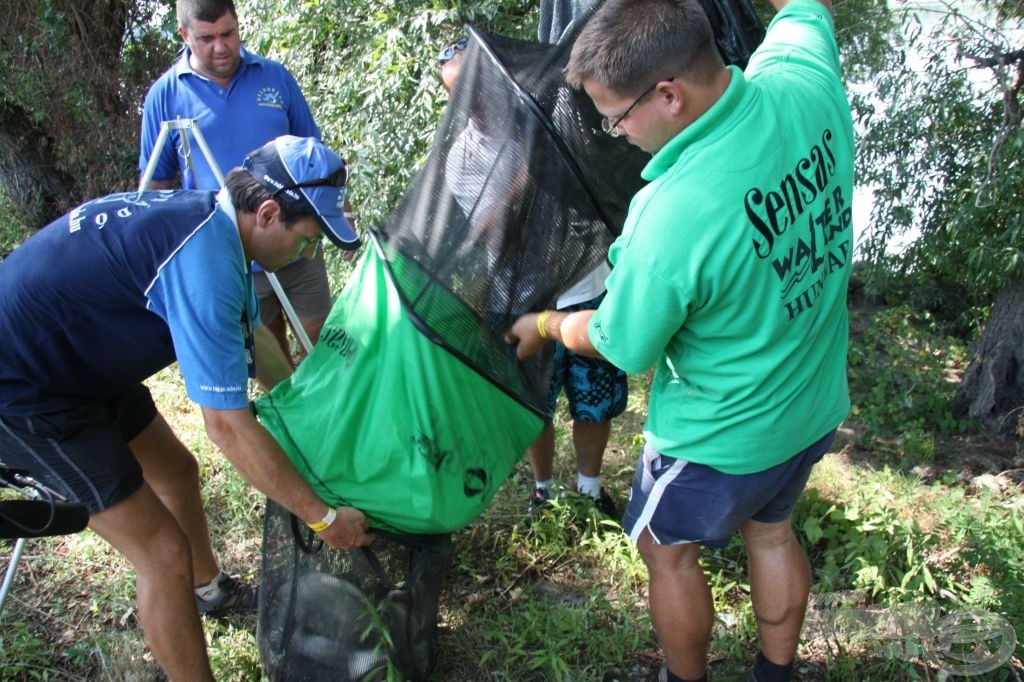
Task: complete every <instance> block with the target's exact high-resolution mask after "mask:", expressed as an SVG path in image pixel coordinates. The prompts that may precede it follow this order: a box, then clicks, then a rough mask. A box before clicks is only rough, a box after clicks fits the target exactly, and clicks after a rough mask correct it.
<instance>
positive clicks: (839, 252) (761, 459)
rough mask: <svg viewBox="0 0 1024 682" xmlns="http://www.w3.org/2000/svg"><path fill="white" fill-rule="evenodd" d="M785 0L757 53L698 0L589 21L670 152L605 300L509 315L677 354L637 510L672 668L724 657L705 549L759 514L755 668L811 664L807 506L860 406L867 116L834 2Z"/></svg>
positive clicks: (605, 8) (615, 88)
mask: <svg viewBox="0 0 1024 682" xmlns="http://www.w3.org/2000/svg"><path fill="white" fill-rule="evenodd" d="M773 4H774V5H775V7H776V9H777V10H778V11H779V13H778V14H777V16H776V17H775V19H774V20H773V21H772V23H771V25H770V26H769V28H768V32H767V35H766V37H765V40H764V42H763V44H762V45H761V46H760V47H759V48H758V49H757V50H756V51H755V53H754V54H753V55H752V56H751V58H750V61H749V64H748V66H747V68H746V70H744V71H740V70H739V69H738V68H736V67H734V66H730V67H726V66H725V65H724V62H723V61H722V58H721V56H720V55H719V53H718V51H717V50H716V48H715V43H714V38H713V34H712V30H711V27H710V25H709V22H708V19H707V17H706V15H705V13H704V11H703V10H702V9H701V5H700V4H699V3H698V2H697V0H607V1H606V2H605V3H604V4H603V5H602V6H601V8H600V9H599V10H598V11H597V12H596V13H595V14H594V15H593V17H592V18H591V19H590V20H589V21H588V23H587V26H586V27H585V28H584V30H583V32H582V33H581V35H580V36H579V38H578V39H577V41H576V44H575V46H574V48H573V52H572V57H571V59H570V61H569V66H568V68H567V70H566V72H567V77H568V80H569V82H570V83H571V84H573V85H574V86H577V87H582V88H584V89H585V90H586V92H587V94H588V95H589V96H590V98H591V99H592V100H593V102H594V105H595V107H596V108H597V110H598V111H599V112H601V113H602V114H603V115H604V116H605V118H604V120H603V121H602V126H603V128H604V130H605V132H607V133H608V134H610V135H624V136H625V137H626V138H627V139H628V140H629V142H630V143H632V144H634V145H636V146H638V147H640V148H641V149H644V150H645V151H648V152H650V153H651V154H652V155H653V156H652V158H651V161H650V162H649V163H648V165H647V167H646V168H645V169H644V171H643V177H644V178H645V179H647V180H649V181H650V182H649V184H648V185H647V186H646V187H644V188H643V189H642V190H641V191H640V192H639V193H638V194H637V195H636V197H635V198H634V199H633V203H632V205H631V207H630V211H629V215H628V217H627V219H626V224H625V226H624V228H623V232H622V235H621V236H620V237H619V238H618V239H617V240H616V241H615V243H614V244H613V245H612V247H611V249H610V250H609V261H610V262H611V263H612V265H613V270H612V273H611V275H610V276H609V277H608V279H607V282H606V284H607V290H608V293H607V296H606V298H605V299H604V301H603V302H602V303H601V305H600V307H599V308H598V309H597V310H596V311H582V312H577V313H570V314H566V313H563V312H557V311H545V312H542V313H540V314H530V315H526V316H524V317H523V318H520V320H518V321H517V322H516V324H515V325H514V326H513V328H512V329H511V330H510V332H509V334H508V340H509V342H510V343H516V344H517V345H518V349H517V352H518V355H519V356H520V357H527V356H529V355H531V354H532V353H535V352H536V351H537V350H538V349H539V348H540V347H541V346H542V345H543V344H544V343H546V342H547V341H548V340H549V339H551V340H555V341H560V342H562V343H563V344H565V345H566V347H568V348H570V349H571V350H573V351H576V352H582V353H589V354H594V355H598V356H601V357H604V358H606V359H608V360H609V361H610V362H612V363H614V364H615V365H616V366H618V367H621V368H622V369H624V370H626V371H628V372H644V371H647V370H648V369H650V368H651V367H655V373H654V379H653V383H652V386H651V392H650V399H649V409H648V420H647V424H646V426H645V428H644V436H645V438H646V446H645V449H644V452H643V455H642V456H641V457H640V460H639V462H638V463H637V471H636V476H635V478H634V482H633V490H632V494H631V498H630V501H629V505H628V507H627V509H626V512H625V516H624V519H623V526H624V527H625V529H626V531H627V532H628V533H629V534H630V537H631V538H633V539H634V540H635V541H636V543H637V547H638V549H639V551H640V554H641V556H642V557H643V559H644V561H645V563H646V564H647V566H648V569H649V571H650V575H651V583H650V591H649V594H650V609H651V616H652V620H653V623H654V627H655V631H656V633H657V635H658V638H659V641H660V642H661V645H662V648H663V649H664V653H665V664H666V666H665V668H663V669H662V673H661V679H663V680H668V681H669V682H672V681H674V680H701V679H704V678H705V676H706V662H707V660H706V659H707V645H708V641H709V638H710V634H711V625H712V622H713V619H714V607H713V603H712V599H711V593H710V589H709V587H708V584H707V581H706V579H705V577H704V574H703V571H702V570H701V567H700V565H699V563H698V558H699V555H700V551H701V548H702V547H703V546H708V547H722V546H724V545H725V544H727V543H728V541H729V539H730V537H731V536H732V535H733V533H735V532H737V531H738V532H739V533H740V534H741V535H742V537H743V541H744V543H745V544H746V547H747V553H748V557H749V563H750V586H751V599H752V602H753V607H754V614H755V617H756V619H757V625H758V632H759V634H760V643H761V651H760V652H759V653H758V656H757V659H756V661H755V663H754V669H753V671H752V672H751V674H750V677H749V679H751V680H758V681H759V682H764V681H769V682H770V681H773V680H788V679H790V677H791V674H792V665H793V660H794V658H795V655H796V648H797V644H798V641H799V635H800V628H801V625H802V623H803V615H804V611H805V610H806V605H807V598H808V594H809V591H810V571H809V568H808V565H807V561H806V558H805V556H804V553H803V550H802V548H801V547H800V545H799V544H798V543H797V541H796V539H795V537H794V535H793V532H792V529H791V524H790V514H791V512H792V510H793V507H794V505H795V504H796V501H797V499H798V498H799V496H800V494H801V493H802V491H803V489H804V486H805V485H806V482H807V479H808V476H809V475H810V471H811V467H812V466H813V464H814V463H815V462H817V461H818V460H819V459H821V457H822V456H823V455H824V453H825V452H827V450H828V448H829V447H830V445H831V443H832V439H833V438H834V435H835V430H836V428H837V427H838V425H839V424H840V423H841V422H842V420H843V419H844V418H845V416H846V413H847V411H848V410H849V407H850V401H849V394H848V390H847V386H846V350H847V335H848V320H847V313H846V286H847V281H848V278H849V272H850V265H851V262H852V257H853V239H852V230H851V225H850V221H851V206H850V201H851V199H852V192H853V123H852V119H851V115H850V109H849V105H848V103H847V100H846V95H845V93H844V91H843V88H842V84H841V81H840V67H839V52H838V48H837V47H836V42H835V36H834V27H833V22H832V16H831V12H830V4H829V0H820V1H818V0H773ZM609 37H613V38H614V39H609Z"/></svg>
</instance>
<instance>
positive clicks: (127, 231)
mask: <svg viewBox="0 0 1024 682" xmlns="http://www.w3.org/2000/svg"><path fill="white" fill-rule="evenodd" d="M236 220H237V219H236V215H235V210H234V207H233V206H232V205H231V202H230V200H229V199H228V195H227V192H226V190H224V191H222V192H221V193H220V194H217V193H214V192H206V191H189V190H176V191H160V192H143V193H142V194H139V193H135V192H132V193H127V194H113V195H110V196H107V197H102V198H99V199H95V200H93V201H90V202H88V203H86V204H83V205H82V206H79V207H78V208H76V209H74V210H73V211H71V212H70V213H69V214H67V215H65V216H64V217H62V218H60V219H58V220H56V221H54V222H53V223H51V224H49V225H47V226H46V227H44V228H43V229H42V230H40V231H39V232H37V233H36V234H34V235H33V236H32V237H30V238H29V239H28V240H26V241H25V243H24V244H22V245H21V246H19V247H18V248H17V249H15V250H14V251H13V252H12V253H11V255H10V256H8V257H7V258H6V259H5V260H4V261H2V262H0V292H3V295H2V296H0V338H2V339H3V352H2V353H0V414H4V415H36V414H45V413H47V412H57V411H61V410H67V409H72V408H74V407H76V406H78V405H81V404H84V403H89V402H95V401H97V400H103V399H106V398H109V397H112V396H115V395H118V394H120V393H122V392H124V391H125V390H127V389H128V388H129V387H131V386H134V385H136V384H138V383H139V382H141V381H143V380H144V379H146V378H147V377H149V376H150V375H152V374H153V373H155V372H157V371H158V370H160V369H162V368H164V367H166V366H167V365H169V364H171V363H172V362H174V361H175V360H177V361H178V364H179V367H180V369H181V373H182V376H183V378H184V380H185V389H186V392H187V394H188V396H189V398H191V399H192V400H193V401H195V402H196V403H198V404H199V405H202V406H204V407H209V408H213V409H239V408H244V407H246V405H247V404H248V395H247V379H248V378H249V376H250V372H249V367H250V363H249V362H248V357H249V356H248V355H247V353H249V352H251V349H252V343H251V339H252V337H251V334H250V333H249V330H251V329H253V328H254V327H255V325H256V324H258V323H259V317H258V311H259V307H258V305H257V303H256V296H255V292H254V290H253V285H252V275H251V271H250V269H249V264H248V262H247V261H246V259H245V256H244V253H243V251H242V243H241V240H240V239H239V235H238V228H237V225H236Z"/></svg>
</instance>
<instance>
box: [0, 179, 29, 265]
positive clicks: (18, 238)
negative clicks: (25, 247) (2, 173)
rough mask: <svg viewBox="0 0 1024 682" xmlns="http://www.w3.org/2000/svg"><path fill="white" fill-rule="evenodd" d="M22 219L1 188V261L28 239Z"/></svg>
mask: <svg viewBox="0 0 1024 682" xmlns="http://www.w3.org/2000/svg"><path fill="white" fill-rule="evenodd" d="M20 217H21V215H20V214H19V213H18V210H17V208H16V207H15V206H14V204H12V203H11V202H10V201H9V200H8V199H7V195H6V193H5V191H4V188H3V187H0V261H2V260H3V259H4V258H5V257H6V256H7V254H9V253H10V252H11V251H13V250H14V247H15V246H17V245H18V244H19V243H21V242H22V241H23V240H24V239H25V238H26V237H28V233H27V232H26V231H25V229H24V228H23V227H22V221H21V220H19V218H20Z"/></svg>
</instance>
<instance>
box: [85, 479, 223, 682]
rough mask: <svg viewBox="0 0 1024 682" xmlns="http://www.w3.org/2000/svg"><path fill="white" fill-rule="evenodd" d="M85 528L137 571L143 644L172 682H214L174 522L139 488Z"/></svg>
mask: <svg viewBox="0 0 1024 682" xmlns="http://www.w3.org/2000/svg"><path fill="white" fill-rule="evenodd" d="M89 527H90V528H91V529H92V530H94V531H95V532H96V533H97V534H99V535H100V537H102V538H103V539H105V540H106V541H107V542H109V543H110V544H111V545H113V546H114V547H115V548H116V549H118V550H119V551H120V552H121V553H122V554H124V555H125V557H126V558H127V559H128V561H129V562H131V564H132V566H134V567H135V583H136V602H137V606H138V609H139V621H140V623H141V624H142V631H143V633H145V635H146V641H147V642H149V647H150V649H151V650H152V652H153V656H154V657H156V660H157V663H159V664H160V667H161V668H163V670H164V672H165V673H166V674H167V677H168V678H169V679H170V680H172V681H178V680H180V681H181V682H192V681H193V680H199V681H204V680H205V681H210V682H212V680H213V673H212V672H211V671H210V662H209V658H208V657H207V653H206V639H205V637H204V636H203V628H202V624H201V622H200V620H199V611H198V610H197V609H196V600H195V595H194V594H193V591H192V589H193V584H194V580H193V577H192V556H191V552H190V551H189V541H188V539H187V538H186V537H185V534H184V533H183V532H182V531H181V529H180V528H178V524H177V523H176V522H175V520H174V517H173V516H171V513H170V512H169V511H168V510H167V508H166V507H164V506H163V504H161V502H160V500H159V499H158V498H157V496H156V495H155V494H154V493H153V491H152V490H151V489H150V488H149V486H148V485H146V484H145V483H143V485H142V487H141V488H140V489H139V490H137V491H136V492H135V493H133V494H132V495H131V496H129V497H128V498H127V499H125V500H122V501H121V502H119V503H117V504H116V505H114V506H113V507H111V508H109V509H106V510H104V511H102V512H100V513H98V514H94V515H93V516H92V517H91V518H90V519H89Z"/></svg>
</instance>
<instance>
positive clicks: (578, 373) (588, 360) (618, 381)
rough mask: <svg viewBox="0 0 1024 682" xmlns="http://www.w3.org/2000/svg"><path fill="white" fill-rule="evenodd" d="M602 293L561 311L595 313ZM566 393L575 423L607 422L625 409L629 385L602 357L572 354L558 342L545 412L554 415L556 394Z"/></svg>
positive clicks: (618, 371)
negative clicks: (591, 311) (588, 311)
mask: <svg viewBox="0 0 1024 682" xmlns="http://www.w3.org/2000/svg"><path fill="white" fill-rule="evenodd" d="M602 298H604V294H601V295H600V296H598V297H597V298H595V299H593V300H590V301H586V302H585V303H580V304H579V305H571V306H567V307H565V308H560V310H561V311H563V312H570V313H571V312H576V311H578V310H597V306H598V305H599V304H600V303H601V299H602ZM562 391H565V397H566V398H567V399H568V401H569V414H570V415H571V416H572V418H573V419H575V420H576V421H581V422H606V421H609V420H611V419H612V417H618V416H619V415H620V414H622V412H623V410H625V409H626V399H627V398H628V397H629V382H628V379H627V377H626V373H625V372H623V371H622V370H621V369H619V368H618V367H616V366H615V365H613V364H611V363H610V362H608V361H607V360H602V359H601V358H592V357H589V356H586V355H580V354H578V353H574V352H572V351H571V350H569V349H568V348H566V347H565V346H563V345H562V344H560V343H556V344H555V358H554V372H553V374H552V375H551V393H550V394H549V395H548V409H549V410H550V412H551V414H554V413H555V407H556V406H557V404H558V394H559V393H561V392H562Z"/></svg>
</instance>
